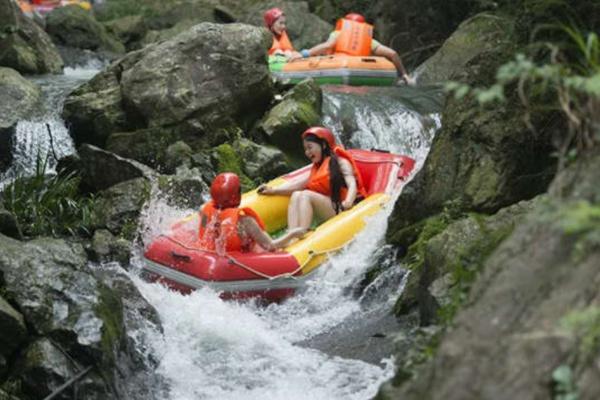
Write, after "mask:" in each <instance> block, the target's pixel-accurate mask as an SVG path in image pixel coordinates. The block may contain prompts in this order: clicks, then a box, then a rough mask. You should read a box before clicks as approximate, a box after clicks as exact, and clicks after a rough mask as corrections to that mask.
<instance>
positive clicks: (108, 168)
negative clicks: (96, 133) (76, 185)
mask: <svg viewBox="0 0 600 400" xmlns="http://www.w3.org/2000/svg"><path fill="white" fill-rule="evenodd" d="M78 152H79V157H80V165H81V169H82V172H83V183H85V184H86V185H87V186H88V187H91V188H93V190H95V191H98V190H104V189H108V188H109V187H111V186H114V185H116V184H118V183H121V182H125V181H129V180H131V179H135V178H146V179H151V178H152V177H154V176H156V173H155V172H154V170H152V169H151V168H149V167H147V166H145V165H143V164H140V163H139V162H137V161H134V160H128V159H126V158H123V157H119V156H118V155H116V154H113V153H110V152H108V151H105V150H102V149H100V148H98V147H95V146H92V145H88V144H84V145H83V146H81V147H80V148H79V149H78Z"/></svg>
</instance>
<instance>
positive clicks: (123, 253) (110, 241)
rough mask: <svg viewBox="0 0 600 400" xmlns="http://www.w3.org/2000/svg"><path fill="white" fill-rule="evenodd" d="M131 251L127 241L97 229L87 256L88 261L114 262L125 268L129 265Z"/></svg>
mask: <svg viewBox="0 0 600 400" xmlns="http://www.w3.org/2000/svg"><path fill="white" fill-rule="evenodd" d="M131 250H132V245H131V242H129V241H128V240H125V239H123V238H117V237H115V236H114V235H113V234H112V233H110V231H108V230H106V229H98V230H96V231H95V232H94V237H93V238H92V244H91V248H90V251H89V254H90V259H91V260H92V261H95V262H99V263H107V262H112V261H115V262H118V263H119V264H121V265H123V266H126V265H128V264H129V258H130V255H131Z"/></svg>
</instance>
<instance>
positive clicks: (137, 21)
mask: <svg viewBox="0 0 600 400" xmlns="http://www.w3.org/2000/svg"><path fill="white" fill-rule="evenodd" d="M104 25H105V26H106V28H107V29H108V31H109V32H111V33H112V34H113V35H114V36H116V37H117V38H118V39H119V40H120V41H121V43H123V44H124V45H125V48H126V49H127V50H129V51H131V50H137V49H139V48H140V47H141V43H140V42H141V41H142V39H143V38H144V36H146V33H147V32H148V27H147V25H146V21H145V20H144V18H143V17H142V16H141V15H130V16H126V17H122V18H118V19H115V20H112V21H109V22H107V23H105V24H104Z"/></svg>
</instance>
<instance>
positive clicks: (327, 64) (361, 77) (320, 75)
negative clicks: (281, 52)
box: [269, 54, 398, 86]
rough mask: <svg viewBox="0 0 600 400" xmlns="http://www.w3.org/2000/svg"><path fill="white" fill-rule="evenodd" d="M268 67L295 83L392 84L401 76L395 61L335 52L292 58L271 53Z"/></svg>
mask: <svg viewBox="0 0 600 400" xmlns="http://www.w3.org/2000/svg"><path fill="white" fill-rule="evenodd" d="M269 69H270V71H271V74H272V75H273V76H274V77H275V78H276V79H277V80H280V81H282V82H289V83H294V84H295V83H298V82H300V81H302V80H303V79H306V78H313V79H314V80H315V81H316V82H317V83H319V84H337V85H354V86H390V85H393V84H394V83H395V82H396V80H397V79H398V75H397V71H396V67H395V66H394V64H392V62H390V61H389V60H387V59H386V58H384V57H375V56H351V55H347V54H332V55H327V56H317V57H308V58H303V59H299V60H294V61H290V62H288V61H287V59H286V58H285V57H281V56H270V57H269Z"/></svg>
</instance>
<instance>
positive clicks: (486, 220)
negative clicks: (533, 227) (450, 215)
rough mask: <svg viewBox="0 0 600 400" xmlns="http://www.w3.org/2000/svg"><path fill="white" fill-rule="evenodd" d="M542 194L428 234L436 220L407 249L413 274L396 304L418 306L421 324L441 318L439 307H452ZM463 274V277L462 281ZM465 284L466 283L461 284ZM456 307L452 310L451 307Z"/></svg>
mask: <svg viewBox="0 0 600 400" xmlns="http://www.w3.org/2000/svg"><path fill="white" fill-rule="evenodd" d="M542 200H543V198H536V199H534V200H530V201H523V202H520V203H517V204H515V205H513V206H510V207H506V208H503V209H502V210H500V211H498V212H497V213H496V214H494V215H489V216H488V215H483V214H471V215H469V216H467V217H464V218H461V219H458V220H456V221H453V222H451V223H449V224H440V225H439V229H438V230H437V231H434V232H433V234H429V233H428V232H427V229H431V227H432V226H433V225H432V221H433V220H430V223H429V224H430V225H429V226H428V227H427V228H426V230H425V231H424V232H422V233H421V235H420V236H421V237H420V238H419V240H418V241H417V242H416V243H417V244H416V245H414V246H412V247H411V248H409V251H408V254H407V255H406V260H410V264H409V265H410V268H411V274H410V275H409V277H408V281H407V284H406V288H405V290H404V292H403V293H402V295H401V296H400V298H399V299H398V301H397V303H396V312H397V313H398V314H405V313H407V312H410V311H411V310H412V309H413V307H415V306H416V307H417V308H418V309H419V316H420V323H421V325H430V324H435V323H439V322H440V321H439V318H440V315H439V314H440V309H441V308H444V307H450V308H451V307H454V306H456V304H458V303H456V304H451V303H453V302H455V301H456V296H457V294H458V293H459V291H466V289H467V285H468V284H469V283H470V282H467V280H468V279H467V276H472V275H474V274H476V273H477V272H478V271H479V269H480V268H481V267H482V265H483V263H484V262H485V260H486V258H487V257H488V256H489V254H491V253H492V252H493V251H494V250H495V249H496V247H498V246H499V245H500V243H501V242H502V241H503V240H504V239H505V238H506V237H507V236H508V235H509V234H510V233H511V232H512V229H513V228H514V226H515V225H517V223H518V222H519V221H521V219H522V218H523V217H524V216H525V215H526V214H527V213H528V212H530V211H531V210H532V209H533V208H534V207H535V205H536V204H539V203H540V202H541V201H542ZM423 236H424V237H423ZM461 279H462V282H461ZM459 284H463V285H464V286H463V287H460V288H459V287H457V285H459ZM449 312H452V310H449Z"/></svg>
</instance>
